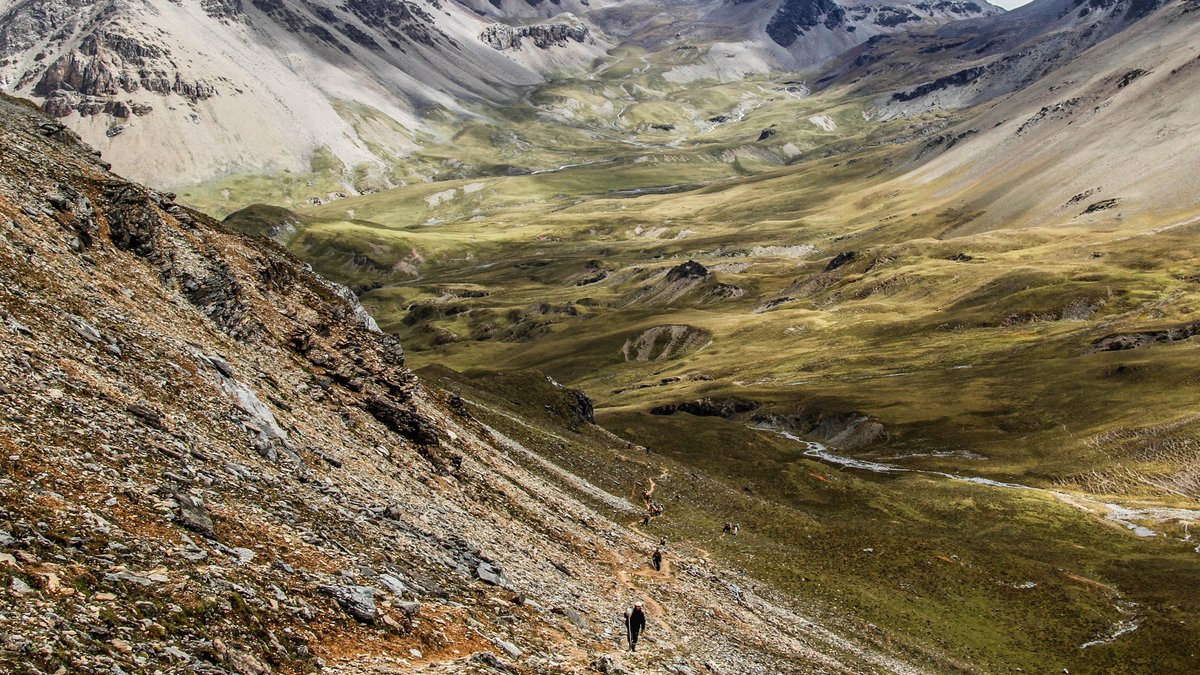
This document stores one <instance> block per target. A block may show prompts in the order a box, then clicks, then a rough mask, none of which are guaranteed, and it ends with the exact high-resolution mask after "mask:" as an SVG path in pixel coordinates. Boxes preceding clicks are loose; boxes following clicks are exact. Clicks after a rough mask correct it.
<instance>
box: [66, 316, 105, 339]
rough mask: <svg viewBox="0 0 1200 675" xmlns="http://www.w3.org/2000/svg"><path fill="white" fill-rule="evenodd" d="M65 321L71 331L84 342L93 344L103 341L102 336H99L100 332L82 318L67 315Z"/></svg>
mask: <svg viewBox="0 0 1200 675" xmlns="http://www.w3.org/2000/svg"><path fill="white" fill-rule="evenodd" d="M67 321H68V322H69V323H70V324H71V330H73V331H75V333H76V334H78V335H79V337H81V338H83V339H84V340H87V341H88V342H91V343H93V344H94V343H96V342H101V341H103V340H104V336H103V335H101V334H100V331H99V330H98V329H97V328H96V327H95V326H93V325H92V324H90V323H88V322H87V321H84V320H83V317H79V316H75V315H74V314H68V315H67Z"/></svg>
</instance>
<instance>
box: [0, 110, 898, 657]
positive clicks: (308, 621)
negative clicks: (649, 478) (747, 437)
mask: <svg viewBox="0 0 1200 675" xmlns="http://www.w3.org/2000/svg"><path fill="white" fill-rule="evenodd" d="M0 141H2V142H0V166H2V167H3V170H2V172H0V261H2V265H0V270H2V271H0V335H3V340H0V401H3V412H2V413H0V443H2V444H3V446H4V447H3V452H2V453H0V454H2V457H0V509H2V510H3V516H4V517H3V525H2V526H0V583H2V585H3V588H4V590H3V592H2V593H0V626H2V627H3V628H2V630H0V635H2V637H0V669H3V670H5V671H6V672H16V673H33V672H55V671H56V670H57V672H79V673H99V672H104V673H111V672H151V671H160V670H161V671H164V672H204V673H223V672H226V673H228V672H237V673H268V672H276V671H279V672H307V671H310V670H313V669H316V668H323V669H324V670H325V671H326V672H346V673H366V672H466V671H471V670H477V671H480V672H496V671H500V672H514V671H520V672H548V671H553V672H582V671H583V670H585V669H587V668H590V667H593V666H594V667H595V668H596V669H598V670H599V671H600V672H620V671H621V670H622V669H632V670H635V671H655V672H661V671H663V670H672V671H673V672H681V673H682V672H701V670H702V669H705V668H707V669H708V670H710V671H712V672H725V673H736V672H747V673H749V672H765V671H766V670H771V671H773V672H806V671H815V670H820V671H823V672H829V671H862V670H864V669H867V670H878V669H885V670H899V671H904V670H908V668H907V667H906V666H905V665H904V664H902V663H899V662H896V661H894V660H892V659H890V658H887V657H885V656H881V655H879V654H877V653H875V652H874V651H872V650H870V649H867V648H864V647H861V646H858V645H856V644H854V643H852V642H850V641H847V640H845V639H843V638H840V637H838V636H837V635H835V634H834V633H831V632H829V631H828V630H826V629H824V628H821V627H820V626H819V625H818V624H816V623H813V622H812V621H809V620H808V619H805V618H802V617H800V616H798V615H796V614H794V613H792V612H791V611H789V610H787V609H784V608H783V607H780V606H778V605H775V604H772V603H771V602H769V600H768V599H767V598H768V597H769V594H767V593H766V592H765V591H764V590H763V589H761V588H759V587H758V585H756V584H755V583H754V582H753V581H752V580H750V579H747V578H744V577H741V576H736V575H735V576H731V575H730V574H729V573H728V572H726V571H724V570H722V569H720V568H719V567H717V566H716V565H714V564H713V563H711V562H709V561H708V560H707V559H706V557H705V556H704V555H703V554H702V553H687V552H685V551H684V550H680V551H679V552H677V553H676V552H673V553H672V564H673V568H672V569H673V570H674V571H673V572H672V573H671V574H670V575H658V574H654V573H650V572H647V571H646V565H645V562H644V561H645V560H646V559H647V558H648V556H649V553H650V551H651V550H652V549H653V541H651V540H650V539H649V538H648V537H646V536H645V535H642V534H639V533H637V532H636V531H634V530H631V529H629V528H627V527H626V526H625V525H623V524H622V522H624V521H627V520H635V519H636V518H637V517H638V515H639V512H640V507H634V505H633V504H631V503H630V502H628V501H626V500H625V499H623V498H620V497H615V496H612V495H610V494H607V493H604V492H603V491H601V490H599V489H598V488H596V487H594V486H592V485H590V484H588V483H587V482H586V481H584V480H582V479H579V478H577V477H575V476H573V475H572V474H570V473H569V472H567V471H565V470H563V469H559V468H557V467H555V466H554V465H552V464H550V463H549V462H547V461H545V460H543V459H540V458H539V457H537V456H536V455H534V454H533V453H531V452H529V451H528V450H526V449H525V446H524V445H522V443H521V442H519V441H518V440H515V439H513V438H509V437H508V436H505V435H504V434H501V433H500V432H497V431H495V430H493V429H491V428H490V427H488V426H486V425H484V424H482V423H481V422H479V421H478V420H477V419H476V418H475V416H474V415H473V414H472V412H471V411H472V410H473V409H474V408H473V407H472V406H473V405H474V404H470V403H469V402H467V403H466V404H464V401H463V400H461V399H459V398H458V397H457V396H448V395H446V394H444V393H442V392H439V391H437V390H434V389H431V388H429V387H427V386H425V385H423V384H422V383H421V382H419V381H418V380H417V379H416V378H415V377H414V376H413V375H412V374H411V373H410V372H409V371H407V370H406V369H405V368H404V365H403V360H404V355H403V350H402V349H401V347H400V345H399V344H398V343H397V342H396V341H395V340H394V339H392V338H390V337H388V336H386V335H383V334H380V333H378V332H377V331H376V330H375V329H374V322H373V321H371V320H370V317H369V316H367V315H365V313H364V312H363V311H362V310H361V308H360V307H359V306H358V305H357V303H356V302H355V301H354V300H353V299H352V297H351V296H349V295H348V294H347V292H345V291H344V289H342V288H340V287H337V286H334V285H331V284H330V283H328V282H325V281H323V280H321V279H319V278H318V277H316V276H314V275H313V274H312V272H311V271H310V270H309V269H308V268H307V267H306V266H304V265H302V264H301V263H299V262H298V261H296V260H295V259H294V258H292V257H291V256H290V255H289V254H288V253H286V252H285V251H284V250H283V249H282V248H280V247H278V246H276V245H274V244H273V243H271V242H269V241H267V240H265V239H257V238H248V237H245V236H242V235H238V234H235V233H233V232H230V231H228V230H226V229H223V228H222V227H221V226H220V225H218V224H217V223H215V222H214V221H212V220H210V219H209V218H207V217H205V216H203V215H201V214H199V213H196V212H193V211H190V210H188V209H186V208H184V207H181V206H178V205H176V204H174V203H173V201H172V196H171V195H168V194H162V193H156V192H153V191H150V190H147V189H145V188H143V187H140V186H138V185H134V184H131V183H128V182H126V181H124V180H122V179H121V178H119V177H117V176H115V175H113V174H112V173H109V172H108V171H107V170H106V169H105V167H104V166H103V165H101V164H100V163H98V161H97V160H96V159H95V158H94V157H93V156H92V153H91V151H90V149H89V148H88V147H87V146H85V145H83V144H81V143H80V142H79V140H78V138H77V137H76V136H75V135H74V134H72V133H71V132H70V131H69V130H66V129H64V128H63V127H62V125H60V124H57V123H54V122H53V121H52V120H51V119H50V118H47V117H45V116H43V115H42V114H40V113H38V112H36V111H35V110H33V109H32V107H29V106H26V105H25V104H23V103H20V102H17V101H14V100H12V99H8V98H3V97H0ZM546 386H547V389H548V391H549V392H550V394H547V395H550V396H557V397H560V398H561V399H562V401H563V405H565V406H568V407H570V408H571V409H572V410H576V411H577V414H575V416H574V418H573V421H572V422H571V425H574V426H576V428H583V429H584V431H587V433H586V434H582V432H570V431H567V430H566V429H564V430H562V431H561V433H562V434H565V435H564V436H559V437H560V438H562V440H563V442H565V443H577V442H578V443H583V442H584V440H585V439H587V438H593V439H595V438H600V439H608V440H607V441H602V442H604V443H609V444H613V445H616V446H617V447H624V445H625V444H623V443H621V442H620V441H619V440H618V439H616V438H615V437H611V436H606V435H603V434H600V433H599V432H596V431H588V430H591V429H593V428H592V427H591V426H590V425H589V424H588V422H587V419H588V416H589V410H588V408H587V406H586V405H582V403H585V402H586V400H585V399H583V398H582V397H580V396H579V395H577V394H570V393H569V392H565V391H563V390H560V389H557V388H555V387H553V386H550V385H546ZM555 392H560V393H555ZM580 425H582V427H580ZM572 433H579V434H582V435H574V436H572ZM589 434H590V435H589ZM593 442H594V441H593ZM734 579H736V581H734ZM637 598H644V599H645V600H646V601H647V604H648V607H649V610H650V615H651V625H652V627H653V628H654V630H653V632H651V633H650V643H649V645H648V648H647V649H645V650H644V651H645V653H642V652H639V653H638V654H637V655H636V657H634V656H625V655H622V654H621V653H620V643H621V630H620V625H619V616H620V610H621V608H622V607H623V606H625V604H626V603H628V602H630V601H631V600H633V599H637ZM610 653H612V654H613V655H611V656H610V655H609V654H610Z"/></svg>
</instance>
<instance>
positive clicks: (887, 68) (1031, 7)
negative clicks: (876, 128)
mask: <svg viewBox="0 0 1200 675" xmlns="http://www.w3.org/2000/svg"><path fill="white" fill-rule="evenodd" d="M1171 4H1177V3H1172V2H1170V0H1036V1H1035V2H1031V3H1030V4H1028V5H1025V6H1023V7H1020V8H1018V9H1016V10H1014V11H1012V12H1008V13H1005V14H1003V15H1000V16H996V17H993V18H990V19H987V20H977V21H964V22H956V23H953V24H947V25H945V26H942V27H940V28H938V29H937V30H933V31H925V32H920V31H918V32H915V33H912V34H906V35H903V36H894V37H889V36H880V37H878V38H875V39H873V40H870V41H868V42H867V43H866V44H865V45H863V46H862V47H861V48H859V49H856V50H854V51H852V52H848V53H847V54H846V55H845V56H844V57H843V58H842V59H841V60H840V63H839V64H838V65H837V66H836V67H835V68H833V69H832V70H831V72H830V73H828V74H827V75H826V76H825V77H824V78H823V80H822V84H824V85H828V84H832V83H848V82H853V83H857V84H858V85H859V86H860V87H863V88H872V87H877V86H879V85H880V84H881V83H883V84H884V85H885V86H886V85H887V84H890V85H891V90H890V91H889V95H888V97H887V99H886V100H885V101H884V117H889V116H896V115H906V114H914V113H920V112H923V111H926V110H929V109H933V108H964V107H968V106H971V105H976V104H979V103H982V102H984V101H988V100H991V99H994V98H996V97H998V96H1002V95H1005V94H1009V93H1012V92H1014V91H1019V90H1021V89H1023V88H1025V87H1027V86H1029V85H1031V84H1033V83H1034V82H1035V81H1037V80H1038V79H1040V78H1042V77H1044V76H1045V75H1046V74H1048V73H1050V72H1052V71H1053V70H1055V69H1056V68H1059V67H1062V66H1064V65H1066V64H1068V63H1070V62H1071V61H1072V60H1073V59H1075V58H1077V57H1079V56H1080V55H1081V54H1083V53H1084V52H1086V51H1087V50H1088V49H1091V48H1092V47H1094V46H1096V45H1098V44H1100V43H1101V42H1103V41H1105V40H1107V39H1109V38H1112V37H1114V36H1116V35H1119V34H1120V33H1122V32H1123V31H1125V30H1127V29H1129V28H1130V27H1132V26H1135V25H1136V24H1138V23H1139V22H1141V21H1143V20H1144V19H1146V18H1147V17H1149V16H1151V15H1152V14H1154V13H1155V12H1156V11H1157V10H1158V9H1159V8H1161V7H1164V6H1167V5H1171ZM1184 4H1186V3H1184Z"/></svg>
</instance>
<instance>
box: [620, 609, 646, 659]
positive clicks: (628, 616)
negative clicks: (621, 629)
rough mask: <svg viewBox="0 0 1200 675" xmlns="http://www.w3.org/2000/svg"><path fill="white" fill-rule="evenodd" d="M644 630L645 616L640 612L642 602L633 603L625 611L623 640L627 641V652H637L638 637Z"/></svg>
mask: <svg viewBox="0 0 1200 675" xmlns="http://www.w3.org/2000/svg"><path fill="white" fill-rule="evenodd" d="M645 630H646V614H645V612H643V611H642V602H641V601H640V600H639V601H637V602H635V603H633V607H630V608H629V609H627V610H625V639H626V640H628V641H629V651H631V652H632V651H636V650H637V641H638V636H640V635H641V634H642V632H643V631H645Z"/></svg>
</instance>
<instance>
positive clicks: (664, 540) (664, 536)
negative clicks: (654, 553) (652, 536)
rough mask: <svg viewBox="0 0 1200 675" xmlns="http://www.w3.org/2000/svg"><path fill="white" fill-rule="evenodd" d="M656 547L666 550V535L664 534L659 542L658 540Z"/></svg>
mask: <svg viewBox="0 0 1200 675" xmlns="http://www.w3.org/2000/svg"><path fill="white" fill-rule="evenodd" d="M658 547H659V548H666V547H667V535H665V534H664V535H663V536H662V539H659V540H658Z"/></svg>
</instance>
